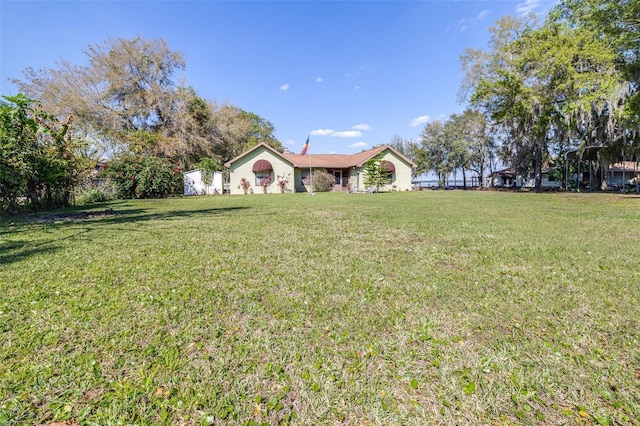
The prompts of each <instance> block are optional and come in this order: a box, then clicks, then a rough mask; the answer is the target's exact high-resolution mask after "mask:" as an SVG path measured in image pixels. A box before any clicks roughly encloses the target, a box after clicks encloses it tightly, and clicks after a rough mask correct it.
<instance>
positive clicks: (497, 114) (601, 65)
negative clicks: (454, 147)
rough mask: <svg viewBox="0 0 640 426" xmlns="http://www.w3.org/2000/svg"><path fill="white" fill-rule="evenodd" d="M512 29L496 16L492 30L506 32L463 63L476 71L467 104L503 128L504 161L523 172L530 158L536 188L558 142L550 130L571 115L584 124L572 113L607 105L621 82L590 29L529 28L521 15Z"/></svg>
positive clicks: (557, 129) (610, 58)
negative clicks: (507, 154)
mask: <svg viewBox="0 0 640 426" xmlns="http://www.w3.org/2000/svg"><path fill="white" fill-rule="evenodd" d="M516 24H517V21H516ZM514 28H518V26H517V25H515V24H514V22H513V21H511V20H501V21H499V22H498V27H497V29H492V31H493V32H494V36H496V37H497V36H499V35H501V34H502V35H503V36H504V34H507V35H508V38H507V39H506V40H500V41H497V40H494V39H492V40H493V42H492V45H493V46H494V51H493V52H490V53H488V54H483V55H476V56H475V59H474V60H475V61H476V62H474V60H467V61H466V62H464V63H465V64H466V66H467V72H468V73H469V71H470V70H476V71H478V70H479V72H480V76H479V77H474V78H473V84H474V89H473V95H472V96H471V102H472V105H474V106H476V107H479V108H481V109H482V110H483V111H485V112H486V113H487V114H488V116H489V117H491V120H492V121H493V123H495V124H496V125H500V126H502V127H503V128H505V129H506V130H507V134H508V135H509V144H510V146H509V147H508V149H507V150H506V151H507V152H510V153H511V155H512V156H511V158H510V159H508V160H510V161H509V162H510V163H511V164H512V165H513V166H514V167H515V168H516V169H517V170H518V171H520V172H521V173H523V174H524V173H525V172H526V171H528V170H529V168H530V165H531V164H532V165H533V170H534V176H535V187H536V189H539V188H540V185H541V169H542V164H543V161H545V159H546V157H547V156H548V152H549V143H551V142H558V140H557V139H554V137H553V136H554V135H562V134H563V132H562V131H560V130H561V128H562V127H564V126H567V123H569V122H571V120H572V119H573V120H574V122H577V123H582V122H581V121H580V120H579V119H578V120H577V121H576V120H575V117H580V116H581V115H584V113H585V112H586V111H591V110H593V108H594V106H595V105H605V108H608V109H611V108H612V107H613V106H612V105H611V104H608V103H607V100H608V99H610V98H611V97H612V96H613V93H614V92H615V91H616V90H618V89H619V87H620V86H619V81H618V80H617V78H616V75H615V73H614V68H613V59H614V57H613V56H612V54H611V50H609V49H607V47H606V45H605V44H604V43H602V42H601V41H600V40H599V39H598V38H597V37H596V36H595V35H594V34H593V33H592V32H590V31H588V30H586V29H580V30H576V29H573V28H570V27H568V26H566V25H562V24H556V23H547V24H545V25H543V26H541V27H539V28H533V27H531V26H530V25H528V24H527V23H526V22H523V21H521V22H520V28H522V30H521V31H514ZM514 35H515V37H513V36H514ZM510 37H513V38H510ZM467 59H469V57H468V58H467ZM477 61H483V62H482V63H480V64H479V63H477Z"/></svg>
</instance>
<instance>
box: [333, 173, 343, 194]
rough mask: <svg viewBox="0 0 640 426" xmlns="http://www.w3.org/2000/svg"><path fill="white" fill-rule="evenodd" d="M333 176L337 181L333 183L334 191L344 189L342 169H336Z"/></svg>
mask: <svg viewBox="0 0 640 426" xmlns="http://www.w3.org/2000/svg"><path fill="white" fill-rule="evenodd" d="M333 177H334V179H335V182H334V183H333V190H334V191H342V170H334V171H333Z"/></svg>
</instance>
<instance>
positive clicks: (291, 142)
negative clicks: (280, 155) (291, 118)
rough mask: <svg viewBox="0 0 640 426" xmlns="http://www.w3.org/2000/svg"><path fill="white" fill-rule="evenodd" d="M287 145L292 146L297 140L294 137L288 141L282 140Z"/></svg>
mask: <svg viewBox="0 0 640 426" xmlns="http://www.w3.org/2000/svg"><path fill="white" fill-rule="evenodd" d="M282 143H283V144H284V145H285V146H292V145H295V144H296V141H294V140H293V139H287V140H286V141H284V142H282Z"/></svg>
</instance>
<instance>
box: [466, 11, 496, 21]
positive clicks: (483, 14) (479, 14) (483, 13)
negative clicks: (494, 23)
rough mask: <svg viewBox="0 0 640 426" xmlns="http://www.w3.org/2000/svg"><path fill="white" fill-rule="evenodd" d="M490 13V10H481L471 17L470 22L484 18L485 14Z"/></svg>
mask: <svg viewBox="0 0 640 426" xmlns="http://www.w3.org/2000/svg"><path fill="white" fill-rule="evenodd" d="M490 13H491V11H490V10H483V11H482V12H480V13H478V16H476V17H475V18H473V19H472V20H471V22H477V21H479V20H481V19H482V18H484V17H485V16H487V15H488V14H490Z"/></svg>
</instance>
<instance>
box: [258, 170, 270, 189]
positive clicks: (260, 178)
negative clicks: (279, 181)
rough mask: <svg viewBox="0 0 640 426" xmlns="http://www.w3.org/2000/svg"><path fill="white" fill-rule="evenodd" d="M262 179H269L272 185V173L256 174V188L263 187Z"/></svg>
mask: <svg viewBox="0 0 640 426" xmlns="http://www.w3.org/2000/svg"><path fill="white" fill-rule="evenodd" d="M262 179H269V183H271V182H270V181H271V173H269V172H256V186H260V185H262Z"/></svg>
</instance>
